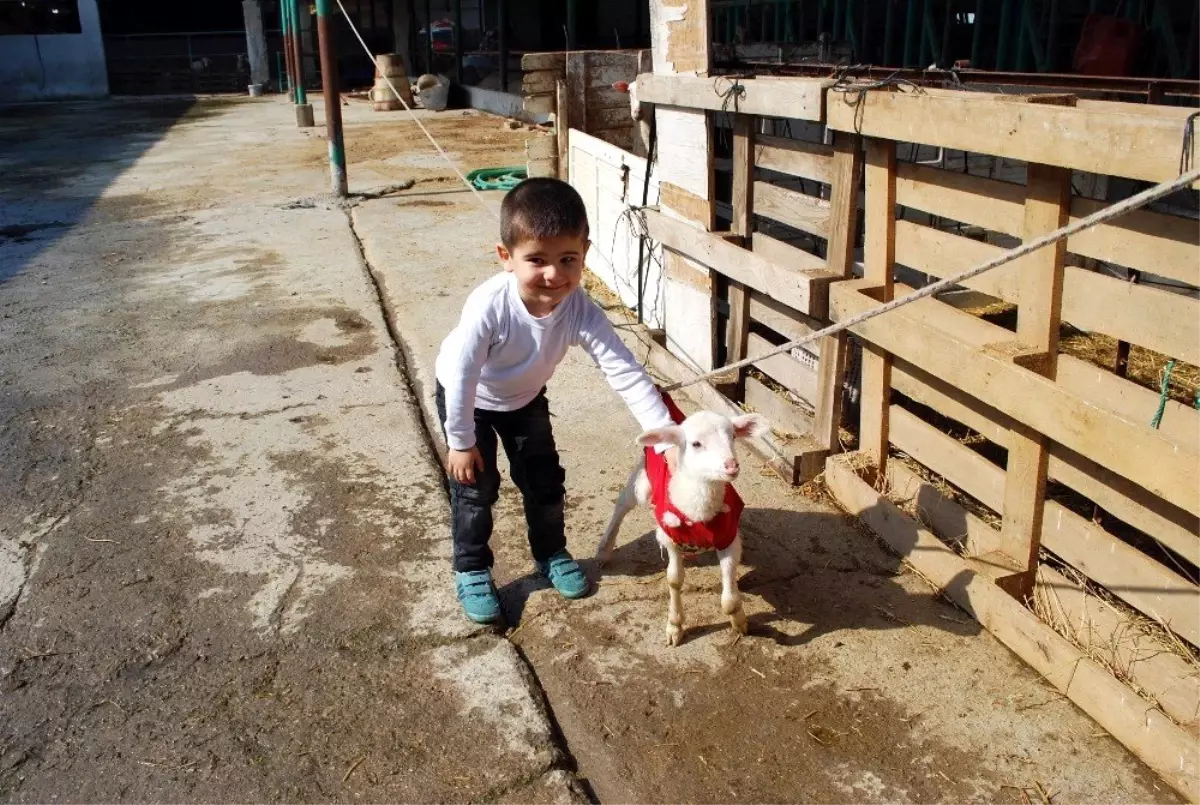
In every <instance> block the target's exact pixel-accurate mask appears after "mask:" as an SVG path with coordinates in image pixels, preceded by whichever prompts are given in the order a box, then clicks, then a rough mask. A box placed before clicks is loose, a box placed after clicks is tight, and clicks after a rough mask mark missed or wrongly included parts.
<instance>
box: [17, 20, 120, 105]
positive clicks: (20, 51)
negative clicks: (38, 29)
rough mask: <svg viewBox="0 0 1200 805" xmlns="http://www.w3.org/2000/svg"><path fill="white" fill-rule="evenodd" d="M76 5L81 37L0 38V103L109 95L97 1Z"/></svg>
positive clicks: (76, 35) (56, 35) (54, 35)
mask: <svg viewBox="0 0 1200 805" xmlns="http://www.w3.org/2000/svg"><path fill="white" fill-rule="evenodd" d="M78 2H79V22H80V27H81V28H82V30H83V33H80V34H45V35H42V36H37V37H34V36H0V102H13V101H40V100H54V99H59V98H102V97H104V96H105V95H108V68H107V65H106V64H105V61H104V40H103V39H102V38H101V35H100V12H99V11H98V10H97V8H96V0H78ZM39 50H40V51H41V57H40V59H39V57H38V51H39Z"/></svg>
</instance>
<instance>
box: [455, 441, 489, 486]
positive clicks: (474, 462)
mask: <svg viewBox="0 0 1200 805" xmlns="http://www.w3.org/2000/svg"><path fill="white" fill-rule="evenodd" d="M476 468H478V469H479V471H480V472H482V471H483V456H482V455H480V454H479V448H478V447H472V448H471V449H470V450H451V451H450V452H449V454H447V456H446V472H448V473H450V477H451V478H453V479H454V480H456V481H458V482H459V483H460V484H466V485H467V486H472V485H473V484H474V483H475V470H476Z"/></svg>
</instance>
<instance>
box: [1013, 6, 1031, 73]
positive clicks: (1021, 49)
mask: <svg viewBox="0 0 1200 805" xmlns="http://www.w3.org/2000/svg"><path fill="white" fill-rule="evenodd" d="M1030 36H1033V25H1032V23H1031V18H1030V16H1029V0H1021V13H1020V15H1019V16H1018V17H1017V63H1016V65H1015V69H1016V71H1017V72H1018V73H1023V72H1025V71H1026V70H1027V69H1028V65H1029V37H1030Z"/></svg>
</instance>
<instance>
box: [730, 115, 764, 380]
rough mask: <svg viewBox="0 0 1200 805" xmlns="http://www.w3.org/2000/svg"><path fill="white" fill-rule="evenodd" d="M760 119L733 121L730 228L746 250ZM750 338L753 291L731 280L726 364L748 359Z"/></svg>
mask: <svg viewBox="0 0 1200 805" xmlns="http://www.w3.org/2000/svg"><path fill="white" fill-rule="evenodd" d="M757 122H758V119H757V118H755V117H753V116H752V115H736V116H735V117H734V121H733V188H732V193H733V196H732V198H733V218H732V221H731V224H730V228H731V229H732V230H733V233H734V234H736V235H738V236H740V237H741V238H742V246H743V247H745V246H746V245H747V243H748V241H750V240H751V236H752V235H753V233H754V130H755V128H756V127H757V126H756V123H757ZM749 336H750V290H749V289H748V288H747V287H746V286H745V285H743V284H742V283H740V282H738V281H737V280H733V279H731V280H730V281H729V322H728V327H727V330H726V335H725V362H726V363H735V362H737V361H740V360H742V359H743V358H745V357H746V347H747V343H748V338H749ZM745 377H746V373H745V371H744V370H739V371H738V379H737V383H736V384H735V385H736V388H735V389H734V398H735V399H738V400H741V399H744V398H745V394H746V385H745Z"/></svg>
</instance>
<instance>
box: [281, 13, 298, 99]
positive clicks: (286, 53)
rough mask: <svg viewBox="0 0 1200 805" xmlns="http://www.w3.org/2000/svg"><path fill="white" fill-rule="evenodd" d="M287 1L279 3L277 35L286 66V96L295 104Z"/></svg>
mask: <svg viewBox="0 0 1200 805" xmlns="http://www.w3.org/2000/svg"><path fill="white" fill-rule="evenodd" d="M289 5H290V4H289V3H288V2H287V0H280V2H279V35H280V36H281V37H282V38H283V62H284V64H285V65H287V94H288V98H289V99H291V101H292V103H295V102H296V78H295V75H294V74H293V71H292V55H293V51H292V21H291V18H290V16H289V14H288V6H289Z"/></svg>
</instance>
